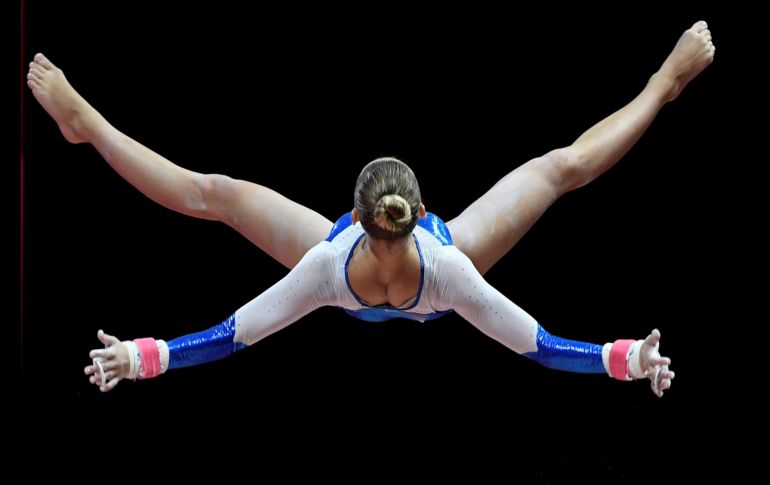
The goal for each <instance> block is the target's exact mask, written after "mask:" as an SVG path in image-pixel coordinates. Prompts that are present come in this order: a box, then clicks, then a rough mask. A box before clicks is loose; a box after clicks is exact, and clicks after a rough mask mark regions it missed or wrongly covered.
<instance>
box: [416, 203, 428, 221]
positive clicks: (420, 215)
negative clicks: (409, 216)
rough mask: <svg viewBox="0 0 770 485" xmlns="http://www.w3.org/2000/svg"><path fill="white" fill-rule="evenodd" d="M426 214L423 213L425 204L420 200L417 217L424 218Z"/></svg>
mask: <svg viewBox="0 0 770 485" xmlns="http://www.w3.org/2000/svg"><path fill="white" fill-rule="evenodd" d="M426 216H427V214H426V213H425V204H423V203H422V202H420V209H419V210H418V211H417V217H418V218H420V219H425V217H426Z"/></svg>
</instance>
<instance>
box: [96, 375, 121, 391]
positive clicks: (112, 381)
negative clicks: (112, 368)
mask: <svg viewBox="0 0 770 485" xmlns="http://www.w3.org/2000/svg"><path fill="white" fill-rule="evenodd" d="M118 382H120V377H113V378H112V379H110V380H109V381H108V382H107V384H105V385H100V386H99V390H100V391H102V392H109V391H111V390H113V389H115V386H117V385H118Z"/></svg>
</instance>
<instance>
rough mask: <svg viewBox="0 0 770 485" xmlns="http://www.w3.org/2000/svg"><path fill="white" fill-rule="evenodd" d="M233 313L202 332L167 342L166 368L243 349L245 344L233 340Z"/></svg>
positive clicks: (186, 364) (207, 359)
mask: <svg viewBox="0 0 770 485" xmlns="http://www.w3.org/2000/svg"><path fill="white" fill-rule="evenodd" d="M234 338H235V314H234V313H233V314H232V315H230V317H228V318H227V320H225V321H224V322H222V323H220V324H219V325H217V326H214V327H211V328H210V329H208V330H204V331H202V332H197V333H191V334H189V335H185V336H183V337H179V338H175V339H174V340H172V341H171V342H169V343H168V353H169V357H168V368H169V369H176V368H178V367H189V366H191V365H198V364H203V363H205V362H211V361H214V360H219V359H223V358H225V357H227V356H228V355H230V354H232V353H233V352H237V351H239V350H241V349H245V348H246V345H245V344H242V343H238V342H234V341H233V340H234Z"/></svg>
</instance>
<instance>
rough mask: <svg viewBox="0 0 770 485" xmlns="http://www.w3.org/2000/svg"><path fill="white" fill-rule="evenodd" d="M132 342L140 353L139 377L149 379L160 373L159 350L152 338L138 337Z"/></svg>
mask: <svg viewBox="0 0 770 485" xmlns="http://www.w3.org/2000/svg"><path fill="white" fill-rule="evenodd" d="M134 343H135V344H136V346H137V347H139V353H140V354H142V370H141V371H140V372H139V379H150V378H152V377H155V376H157V375H158V374H160V352H159V351H158V345H157V344H156V343H155V339H154V338H138V339H136V340H134Z"/></svg>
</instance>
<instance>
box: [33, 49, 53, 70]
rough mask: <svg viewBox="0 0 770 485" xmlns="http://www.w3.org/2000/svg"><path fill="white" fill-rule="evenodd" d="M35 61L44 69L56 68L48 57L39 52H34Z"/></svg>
mask: <svg viewBox="0 0 770 485" xmlns="http://www.w3.org/2000/svg"><path fill="white" fill-rule="evenodd" d="M35 62H37V63H38V64H40V65H41V66H43V67H44V68H46V69H56V66H54V65H53V63H52V62H51V61H49V60H48V58H47V57H46V56H44V55H43V54H39V53H38V54H35Z"/></svg>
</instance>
